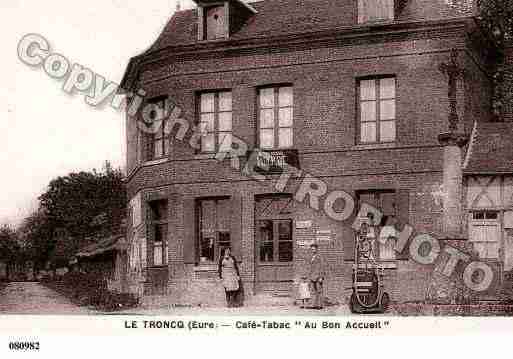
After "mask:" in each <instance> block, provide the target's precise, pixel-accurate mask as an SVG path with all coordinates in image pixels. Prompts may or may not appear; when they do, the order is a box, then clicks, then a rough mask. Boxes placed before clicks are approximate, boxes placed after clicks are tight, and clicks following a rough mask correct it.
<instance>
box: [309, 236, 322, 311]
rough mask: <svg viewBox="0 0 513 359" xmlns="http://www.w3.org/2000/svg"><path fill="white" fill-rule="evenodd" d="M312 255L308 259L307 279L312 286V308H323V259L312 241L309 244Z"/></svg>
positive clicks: (317, 246)
mask: <svg viewBox="0 0 513 359" xmlns="http://www.w3.org/2000/svg"><path fill="white" fill-rule="evenodd" d="M310 249H311V251H312V257H311V259H310V273H309V279H310V284H311V287H312V291H311V292H312V293H311V294H312V308H313V309H322V308H323V298H322V295H323V286H324V275H325V272H324V261H323V259H322V258H321V255H320V254H319V245H318V244H317V243H313V244H312V245H311V246H310Z"/></svg>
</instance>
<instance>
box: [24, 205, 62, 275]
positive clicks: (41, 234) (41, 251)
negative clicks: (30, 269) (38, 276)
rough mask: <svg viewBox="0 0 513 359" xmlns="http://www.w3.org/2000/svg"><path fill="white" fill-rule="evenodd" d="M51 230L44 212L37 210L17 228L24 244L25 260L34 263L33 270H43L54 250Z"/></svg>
mask: <svg viewBox="0 0 513 359" xmlns="http://www.w3.org/2000/svg"><path fill="white" fill-rule="evenodd" d="M53 232H54V230H53V228H52V226H51V224H50V221H49V220H48V216H47V215H46V212H45V211H44V210H42V209H38V210H36V211H35V212H33V213H32V214H30V215H29V216H28V217H27V218H25V219H24V220H23V222H22V224H21V225H20V227H19V228H18V235H19V237H20V238H21V239H22V241H23V242H24V248H25V254H26V256H27V258H30V259H31V260H32V261H34V266H35V268H44V265H45V263H46V262H47V261H48V259H49V258H50V255H51V253H52V251H53V250H54V248H55V242H54V239H53Z"/></svg>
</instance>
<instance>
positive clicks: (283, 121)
mask: <svg viewBox="0 0 513 359" xmlns="http://www.w3.org/2000/svg"><path fill="white" fill-rule="evenodd" d="M279 121H280V126H281V127H292V107H287V108H280V111H279Z"/></svg>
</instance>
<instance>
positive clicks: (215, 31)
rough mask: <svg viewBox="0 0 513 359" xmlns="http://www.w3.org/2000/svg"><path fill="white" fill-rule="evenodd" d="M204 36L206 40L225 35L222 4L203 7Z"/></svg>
mask: <svg viewBox="0 0 513 359" xmlns="http://www.w3.org/2000/svg"><path fill="white" fill-rule="evenodd" d="M205 15H206V16H205V35H206V36H205V38H206V39H207V40H215V39H222V38H224V37H226V27H225V21H226V20H225V11H224V5H219V6H210V7H207V8H205Z"/></svg>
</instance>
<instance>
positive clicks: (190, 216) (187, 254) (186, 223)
mask: <svg viewBox="0 0 513 359" xmlns="http://www.w3.org/2000/svg"><path fill="white" fill-rule="evenodd" d="M195 207H196V206H195V202H194V198H184V202H183V233H184V236H183V261H184V263H186V264H191V263H194V264H195V263H196V262H197V261H196V236H197V233H196V221H197V214H196V208H195Z"/></svg>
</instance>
